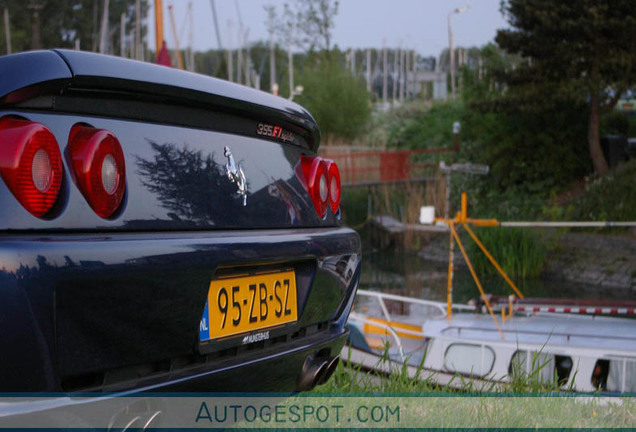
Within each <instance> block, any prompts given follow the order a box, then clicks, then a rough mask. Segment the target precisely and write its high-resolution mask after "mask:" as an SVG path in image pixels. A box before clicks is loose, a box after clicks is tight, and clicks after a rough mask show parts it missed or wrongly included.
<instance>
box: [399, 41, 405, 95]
mask: <svg viewBox="0 0 636 432" xmlns="http://www.w3.org/2000/svg"><path fill="white" fill-rule="evenodd" d="M405 59H406V51H404V50H401V51H400V103H404V85H405V83H406V82H405V81H406V61H405Z"/></svg>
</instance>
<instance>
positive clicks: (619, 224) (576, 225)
mask: <svg viewBox="0 0 636 432" xmlns="http://www.w3.org/2000/svg"><path fill="white" fill-rule="evenodd" d="M499 226H502V227H519V228H530V227H537V228H540V227H543V228H604V227H636V222H531V221H514V222H499Z"/></svg>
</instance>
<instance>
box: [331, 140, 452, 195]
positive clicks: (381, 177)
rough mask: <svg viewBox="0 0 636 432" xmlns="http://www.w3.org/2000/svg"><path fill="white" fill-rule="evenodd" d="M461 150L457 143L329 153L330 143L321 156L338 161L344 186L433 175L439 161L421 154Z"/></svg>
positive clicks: (419, 178)
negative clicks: (453, 145) (437, 146)
mask: <svg viewBox="0 0 636 432" xmlns="http://www.w3.org/2000/svg"><path fill="white" fill-rule="evenodd" d="M458 150H459V149H458V148H457V147H444V148H429V149H419V150H397V151H370V152H351V153H333V154H330V153H329V148H328V147H327V148H325V149H324V152H323V153H322V156H323V157H324V158H326V159H331V160H333V161H335V162H336V163H337V164H338V168H339V169H340V179H341V182H342V185H343V186H355V185H366V184H376V183H383V182H396V181H411V180H422V179H425V178H427V177H430V176H432V175H433V173H434V170H435V169H436V168H437V166H438V162H437V161H435V162H433V161H428V160H423V159H426V158H424V157H422V156H420V155H434V154H441V153H452V152H456V151H458ZM429 159H430V158H429Z"/></svg>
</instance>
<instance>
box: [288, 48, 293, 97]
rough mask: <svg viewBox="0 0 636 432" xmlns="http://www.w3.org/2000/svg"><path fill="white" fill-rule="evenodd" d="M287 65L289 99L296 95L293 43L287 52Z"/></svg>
mask: <svg viewBox="0 0 636 432" xmlns="http://www.w3.org/2000/svg"><path fill="white" fill-rule="evenodd" d="M287 64H288V67H289V72H288V73H289V97H290V98H292V97H293V95H294V56H293V54H292V47H291V43H290V44H289V49H288V51H287Z"/></svg>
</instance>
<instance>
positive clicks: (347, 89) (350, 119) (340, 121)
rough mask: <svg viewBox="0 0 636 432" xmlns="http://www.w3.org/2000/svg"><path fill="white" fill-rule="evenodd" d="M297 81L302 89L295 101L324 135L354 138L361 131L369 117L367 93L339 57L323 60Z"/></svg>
mask: <svg viewBox="0 0 636 432" xmlns="http://www.w3.org/2000/svg"><path fill="white" fill-rule="evenodd" d="M299 82H301V83H302V85H303V87H304V90H303V92H302V94H301V95H300V96H298V98H297V101H298V103H300V104H301V105H303V106H304V107H305V108H307V109H308V110H309V111H310V112H311V113H312V114H313V116H314V117H315V118H316V122H317V123H318V126H319V127H320V129H321V131H322V132H323V135H324V136H325V137H329V136H338V137H342V138H353V137H354V136H356V135H357V134H358V133H360V132H361V131H362V128H363V127H364V126H365V125H366V123H367V121H368V120H369V118H370V116H371V105H370V102H369V94H368V93H367V90H366V85H365V84H364V82H362V81H361V80H359V79H357V78H356V77H354V76H353V75H351V73H350V72H349V71H348V70H346V69H344V68H343V67H342V65H341V64H340V59H339V58H338V57H336V56H335V55H334V56H333V58H332V59H328V58H327V59H323V60H322V61H321V62H320V64H319V65H318V67H317V68H311V69H309V70H307V71H306V72H305V73H304V74H303V75H301V77H300V79H299Z"/></svg>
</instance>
